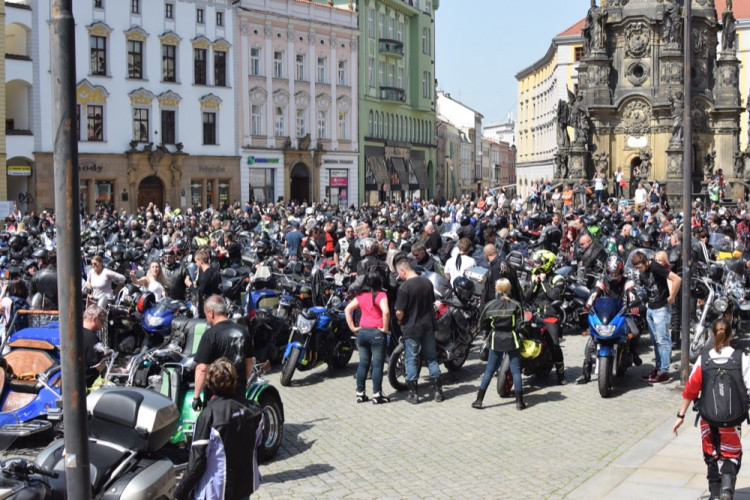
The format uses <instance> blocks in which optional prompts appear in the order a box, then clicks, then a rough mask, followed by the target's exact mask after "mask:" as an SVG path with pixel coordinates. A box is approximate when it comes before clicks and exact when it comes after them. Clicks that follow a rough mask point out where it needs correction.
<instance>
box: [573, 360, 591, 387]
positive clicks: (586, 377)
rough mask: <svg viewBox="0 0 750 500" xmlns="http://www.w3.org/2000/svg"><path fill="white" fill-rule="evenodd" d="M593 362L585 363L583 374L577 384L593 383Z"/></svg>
mask: <svg viewBox="0 0 750 500" xmlns="http://www.w3.org/2000/svg"><path fill="white" fill-rule="evenodd" d="M591 365H592V363H591V361H588V360H587V361H584V362H583V373H582V374H581V376H580V377H578V378H577V379H576V384H588V383H589V382H590V381H591Z"/></svg>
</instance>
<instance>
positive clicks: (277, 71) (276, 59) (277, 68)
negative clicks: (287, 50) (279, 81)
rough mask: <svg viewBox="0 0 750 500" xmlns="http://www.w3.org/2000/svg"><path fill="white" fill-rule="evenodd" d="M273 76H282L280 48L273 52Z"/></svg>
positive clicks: (282, 65) (282, 62)
mask: <svg viewBox="0 0 750 500" xmlns="http://www.w3.org/2000/svg"><path fill="white" fill-rule="evenodd" d="M273 77H274V78H284V53H283V52H282V51H280V50H277V51H274V53H273Z"/></svg>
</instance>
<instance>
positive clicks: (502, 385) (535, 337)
mask: <svg viewBox="0 0 750 500" xmlns="http://www.w3.org/2000/svg"><path fill="white" fill-rule="evenodd" d="M524 318H525V320H526V321H525V323H524V324H523V326H522V327H521V328H519V332H518V333H519V336H520V341H521V346H520V352H521V372H522V373H523V374H524V375H526V376H530V375H535V376H536V377H538V378H540V379H543V378H546V377H547V376H548V375H549V374H550V372H551V371H552V368H553V367H554V365H555V362H554V361H553V359H552V349H551V344H552V342H551V340H550V338H549V334H548V333H547V329H546V328H545V327H544V321H543V320H542V318H539V317H534V316H533V315H532V314H531V313H530V312H529V311H524ZM512 390H513V375H512V374H511V373H510V358H509V357H508V356H504V357H503V361H502V363H500V368H498V371H497V394H498V395H499V396H500V397H501V398H506V397H508V396H510V393H511V391H512Z"/></svg>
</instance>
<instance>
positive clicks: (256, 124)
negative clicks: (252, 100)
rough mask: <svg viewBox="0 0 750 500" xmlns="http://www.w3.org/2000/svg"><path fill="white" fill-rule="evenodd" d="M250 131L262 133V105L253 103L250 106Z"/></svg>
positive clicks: (253, 133) (254, 133) (255, 133)
mask: <svg viewBox="0 0 750 500" xmlns="http://www.w3.org/2000/svg"><path fill="white" fill-rule="evenodd" d="M250 116H251V119H250V133H251V134H252V135H262V134H263V105H262V104H253V105H252V106H251V107H250Z"/></svg>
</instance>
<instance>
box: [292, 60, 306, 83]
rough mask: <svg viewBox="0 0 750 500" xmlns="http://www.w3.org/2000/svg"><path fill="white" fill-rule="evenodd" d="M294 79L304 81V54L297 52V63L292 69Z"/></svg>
mask: <svg viewBox="0 0 750 500" xmlns="http://www.w3.org/2000/svg"><path fill="white" fill-rule="evenodd" d="M294 79H295V80H299V81H305V80H306V78H305V55H304V54H297V64H296V66H295V71H294Z"/></svg>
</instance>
